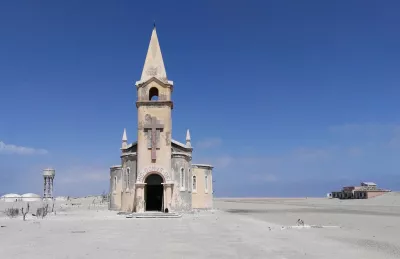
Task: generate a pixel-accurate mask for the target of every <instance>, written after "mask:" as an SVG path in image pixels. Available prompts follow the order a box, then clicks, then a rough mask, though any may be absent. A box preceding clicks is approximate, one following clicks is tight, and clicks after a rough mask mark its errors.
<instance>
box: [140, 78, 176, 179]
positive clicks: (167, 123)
mask: <svg viewBox="0 0 400 259" xmlns="http://www.w3.org/2000/svg"><path fill="white" fill-rule="evenodd" d="M151 87H157V88H158V89H159V94H168V98H170V97H169V96H170V88H166V87H163V86H160V85H159V84H158V83H157V82H155V81H153V82H150V83H149V84H148V85H147V86H146V88H147V91H148V89H150V88H151ZM138 90H139V91H140V88H139V89H138ZM153 102H157V101H153ZM146 114H149V115H151V116H155V117H156V118H157V119H158V120H159V121H160V122H161V123H162V124H163V125H164V128H163V131H162V132H161V135H160V149H157V159H156V163H155V164H154V163H152V161H151V149H148V148H147V138H146V135H145V131H144V130H143V128H141V127H143V125H144V123H145V117H146ZM138 125H139V130H138V149H137V152H138V160H137V161H138V162H137V163H138V167H137V170H138V173H139V172H140V171H142V170H143V169H144V168H145V167H147V166H149V165H157V166H160V167H163V168H164V169H165V170H167V171H170V169H171V141H170V140H171V130H172V120H171V107H169V106H167V105H165V106H164V107H159V106H151V105H141V106H139V108H138ZM167 140H169V141H168V142H167ZM169 173H171V172H169Z"/></svg>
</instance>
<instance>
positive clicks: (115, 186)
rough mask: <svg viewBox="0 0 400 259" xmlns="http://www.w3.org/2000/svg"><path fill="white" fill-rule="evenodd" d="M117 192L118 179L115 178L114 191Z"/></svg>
mask: <svg viewBox="0 0 400 259" xmlns="http://www.w3.org/2000/svg"><path fill="white" fill-rule="evenodd" d="M116 190H117V177H116V176H115V177H114V191H116Z"/></svg>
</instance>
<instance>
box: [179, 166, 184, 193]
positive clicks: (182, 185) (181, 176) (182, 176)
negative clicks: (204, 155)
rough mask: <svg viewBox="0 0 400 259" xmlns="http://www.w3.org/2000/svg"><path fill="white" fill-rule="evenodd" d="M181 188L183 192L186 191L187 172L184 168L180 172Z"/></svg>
mask: <svg viewBox="0 0 400 259" xmlns="http://www.w3.org/2000/svg"><path fill="white" fill-rule="evenodd" d="M180 187H181V191H184V190H185V170H184V169H183V168H181V172H180Z"/></svg>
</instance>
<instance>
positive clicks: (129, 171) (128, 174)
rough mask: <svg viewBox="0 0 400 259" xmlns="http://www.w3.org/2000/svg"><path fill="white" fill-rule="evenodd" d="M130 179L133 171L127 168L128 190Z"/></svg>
mask: <svg viewBox="0 0 400 259" xmlns="http://www.w3.org/2000/svg"><path fill="white" fill-rule="evenodd" d="M130 179H131V169H130V168H129V167H128V168H126V189H129V187H130Z"/></svg>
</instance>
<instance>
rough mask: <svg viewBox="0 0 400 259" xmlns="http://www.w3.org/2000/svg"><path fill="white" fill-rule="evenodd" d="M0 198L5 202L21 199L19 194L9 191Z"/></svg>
mask: <svg viewBox="0 0 400 259" xmlns="http://www.w3.org/2000/svg"><path fill="white" fill-rule="evenodd" d="M0 200H2V201H5V202H16V201H20V200H21V195H19V194H16V193H9V194H5V195H3V196H1V198H0Z"/></svg>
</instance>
